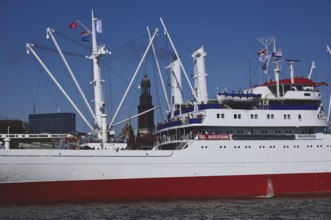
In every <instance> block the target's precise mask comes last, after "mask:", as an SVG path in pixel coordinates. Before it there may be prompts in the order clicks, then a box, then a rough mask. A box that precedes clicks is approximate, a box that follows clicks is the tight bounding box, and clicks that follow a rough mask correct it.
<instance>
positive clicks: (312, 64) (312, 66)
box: [308, 61, 316, 79]
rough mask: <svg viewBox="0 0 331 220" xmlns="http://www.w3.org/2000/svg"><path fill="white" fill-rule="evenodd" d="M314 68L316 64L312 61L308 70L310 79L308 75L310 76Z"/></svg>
mask: <svg viewBox="0 0 331 220" xmlns="http://www.w3.org/2000/svg"><path fill="white" fill-rule="evenodd" d="M315 68H316V66H315V61H313V62H312V63H311V67H310V72H309V75H308V79H310V77H311V74H312V73H313V70H314V69H315Z"/></svg>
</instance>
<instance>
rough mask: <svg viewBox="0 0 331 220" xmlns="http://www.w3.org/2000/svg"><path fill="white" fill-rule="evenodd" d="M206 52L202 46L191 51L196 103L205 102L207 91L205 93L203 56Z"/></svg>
mask: <svg viewBox="0 0 331 220" xmlns="http://www.w3.org/2000/svg"><path fill="white" fill-rule="evenodd" d="M206 55H207V54H206V52H205V50H204V46H201V47H200V48H199V49H197V50H196V51H194V52H193V54H192V57H193V64H194V92H195V96H196V97H197V102H198V103H202V102H204V103H207V101H208V93H207V82H206V76H207V74H206V66H205V56H206Z"/></svg>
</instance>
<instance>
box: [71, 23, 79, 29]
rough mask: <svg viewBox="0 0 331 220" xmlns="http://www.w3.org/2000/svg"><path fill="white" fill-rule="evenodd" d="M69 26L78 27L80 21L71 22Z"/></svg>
mask: <svg viewBox="0 0 331 220" xmlns="http://www.w3.org/2000/svg"><path fill="white" fill-rule="evenodd" d="M69 28H71V29H72V28H78V23H77V22H71V23H70V24H69Z"/></svg>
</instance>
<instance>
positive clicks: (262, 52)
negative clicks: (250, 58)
mask: <svg viewBox="0 0 331 220" xmlns="http://www.w3.org/2000/svg"><path fill="white" fill-rule="evenodd" d="M257 55H259V56H262V55H265V48H264V49H262V50H260V51H259V52H257Z"/></svg>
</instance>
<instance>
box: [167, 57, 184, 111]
mask: <svg viewBox="0 0 331 220" xmlns="http://www.w3.org/2000/svg"><path fill="white" fill-rule="evenodd" d="M169 68H170V74H171V104H172V109H173V110H176V108H177V107H176V106H178V105H181V104H183V91H182V77H181V67H180V63H179V60H178V59H176V60H175V61H173V62H172V63H170V65H169Z"/></svg>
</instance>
